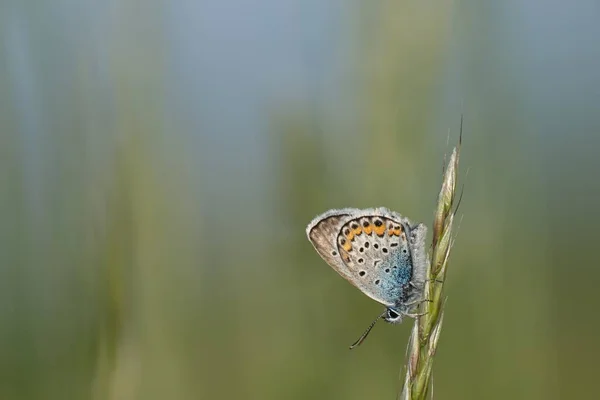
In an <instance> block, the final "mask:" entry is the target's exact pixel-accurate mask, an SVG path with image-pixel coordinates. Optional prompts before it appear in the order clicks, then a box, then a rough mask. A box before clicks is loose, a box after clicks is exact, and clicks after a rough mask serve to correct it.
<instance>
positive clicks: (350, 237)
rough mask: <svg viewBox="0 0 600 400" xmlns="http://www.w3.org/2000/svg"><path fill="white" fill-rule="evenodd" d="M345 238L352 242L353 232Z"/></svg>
mask: <svg viewBox="0 0 600 400" xmlns="http://www.w3.org/2000/svg"><path fill="white" fill-rule="evenodd" d="M346 238H347V239H348V240H352V239H354V232H353V231H350V233H349V234H347V235H346Z"/></svg>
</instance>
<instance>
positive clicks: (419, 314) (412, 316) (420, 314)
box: [402, 312, 427, 318]
mask: <svg viewBox="0 0 600 400" xmlns="http://www.w3.org/2000/svg"><path fill="white" fill-rule="evenodd" d="M425 314H427V313H426V312H424V313H417V314H413V313H402V315H406V316H407V317H411V318H417V317H422V316H423V315H425Z"/></svg>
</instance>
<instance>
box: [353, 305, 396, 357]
mask: <svg viewBox="0 0 600 400" xmlns="http://www.w3.org/2000/svg"><path fill="white" fill-rule="evenodd" d="M386 312H387V309H386V310H385V311H384V312H382V313H381V315H380V316H378V317H377V318H375V320H374V321H373V322H371V325H369V327H368V328H367V330H366V331H365V333H363V334H362V335H360V337H359V338H358V340H357V341H356V342H354V343H353V344H352V346H350V350H352V349H353V348H355V347H357V346H360V344H361V343H362V342H364V341H365V339H366V338H367V336H368V335H369V332H371V329H373V327H374V326H375V324H376V323H377V321H379V318H381V317H383V316H384V315H385V313H386Z"/></svg>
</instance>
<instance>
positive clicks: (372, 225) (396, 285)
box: [337, 215, 413, 306]
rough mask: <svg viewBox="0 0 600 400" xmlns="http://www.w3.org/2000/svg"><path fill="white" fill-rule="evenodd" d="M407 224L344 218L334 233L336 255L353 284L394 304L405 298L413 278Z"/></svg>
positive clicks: (388, 219) (393, 220)
mask: <svg viewBox="0 0 600 400" xmlns="http://www.w3.org/2000/svg"><path fill="white" fill-rule="evenodd" d="M407 230H410V227H409V226H408V225H407V224H403V223H402V221H399V220H396V219H392V218H388V217H384V216H378V215H373V216H362V217H360V218H356V219H353V220H349V221H346V222H345V224H344V225H343V226H342V228H341V229H340V232H339V234H338V236H337V244H338V249H339V252H340V256H341V258H342V260H343V261H344V264H346V266H347V267H348V270H349V272H350V273H352V274H353V278H354V281H355V285H356V286H357V287H358V288H359V289H361V290H362V291H363V292H364V293H365V294H366V295H367V296H369V297H371V298H372V299H374V300H376V301H378V302H380V303H382V304H384V305H387V306H394V305H396V304H398V303H403V302H405V301H406V300H407V298H408V296H409V293H410V292H411V286H410V282H411V281H412V278H413V263H412V258H411V248H410V244H409V240H408V237H407V233H408V234H409V233H410V232H407Z"/></svg>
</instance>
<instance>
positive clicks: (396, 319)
mask: <svg viewBox="0 0 600 400" xmlns="http://www.w3.org/2000/svg"><path fill="white" fill-rule="evenodd" d="M382 318H383V319H384V321H385V322H388V323H390V324H399V323H401V322H402V314H401V313H400V312H398V311H396V310H394V309H393V308H388V309H386V310H385V313H384V315H383V317H382Z"/></svg>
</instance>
